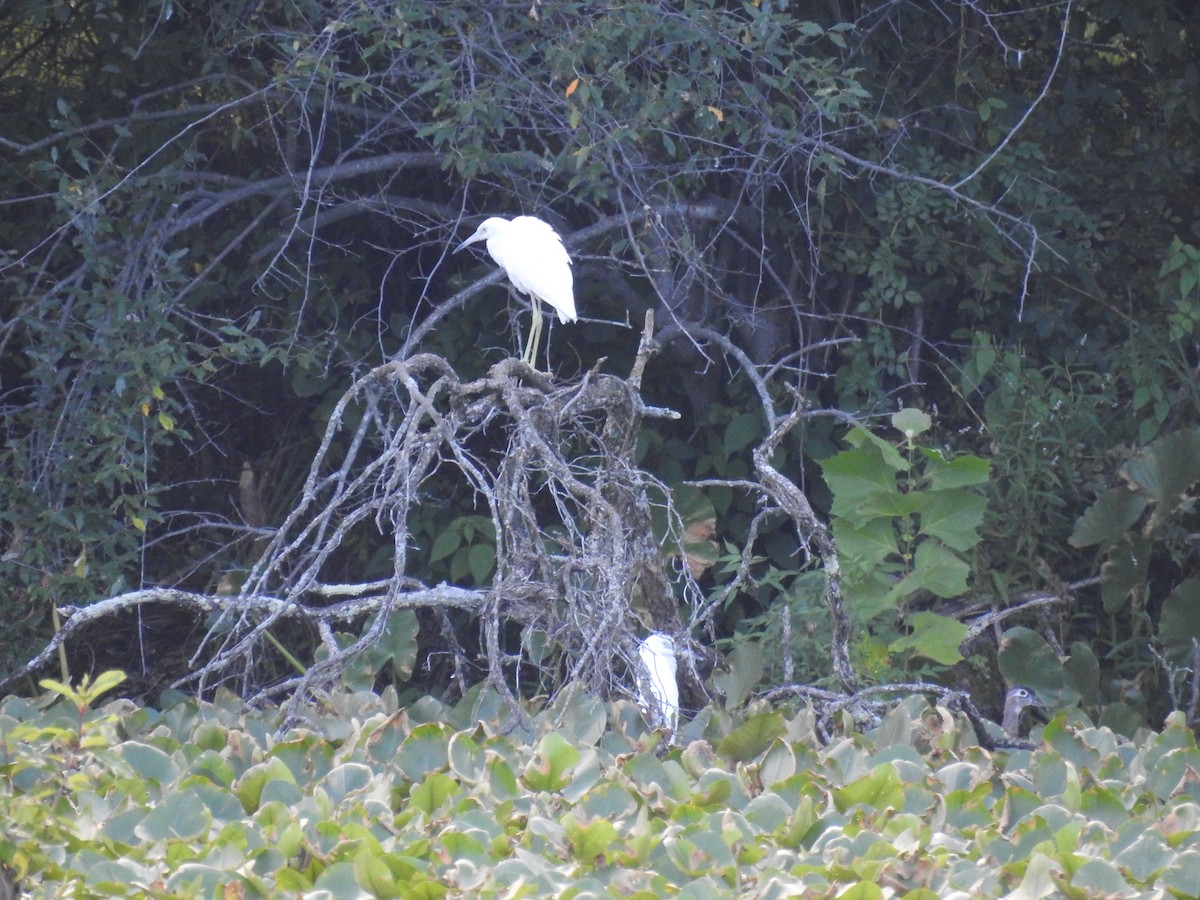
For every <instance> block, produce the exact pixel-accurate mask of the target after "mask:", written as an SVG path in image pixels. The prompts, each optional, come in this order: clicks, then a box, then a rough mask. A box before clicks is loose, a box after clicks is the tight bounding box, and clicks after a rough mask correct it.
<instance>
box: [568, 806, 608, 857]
mask: <svg viewBox="0 0 1200 900" xmlns="http://www.w3.org/2000/svg"><path fill="white" fill-rule="evenodd" d="M563 830H564V831H565V832H566V835H567V840H569V841H570V842H571V855H572V856H573V857H574V858H575V859H577V860H578V861H579V862H581V863H584V864H585V865H589V866H590V865H592V864H593V863H594V862H595V861H596V857H598V856H600V855H602V854H606V853H608V851H609V848H610V847H612V845H613V844H614V843H616V841H617V838H618V833H617V829H616V827H614V826H613V824H612V822H610V821H608V820H607V819H599V818H598V819H592V820H591V821H590V822H588V823H587V824H580V823H579V821H578V820H576V819H575V817H574V816H572V815H567V816H566V817H565V818H564V819H563Z"/></svg>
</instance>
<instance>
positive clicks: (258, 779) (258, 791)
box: [233, 756, 296, 812]
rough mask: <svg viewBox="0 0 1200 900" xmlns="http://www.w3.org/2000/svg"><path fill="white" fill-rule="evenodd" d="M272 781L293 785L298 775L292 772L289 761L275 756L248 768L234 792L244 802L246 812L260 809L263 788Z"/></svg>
mask: <svg viewBox="0 0 1200 900" xmlns="http://www.w3.org/2000/svg"><path fill="white" fill-rule="evenodd" d="M272 781H283V782H285V783H287V784H292V785H294V784H295V783H296V776H294V775H293V774H292V770H291V769H289V768H288V766H287V763H285V762H284V761H283V760H282V759H279V758H278V757H275V756H272V757H270V758H269V759H267V760H265V761H264V762H261V763H259V764H258V765H255V766H252V767H250V768H249V769H247V770H246V771H245V772H244V773H243V774H242V777H241V778H239V779H238V780H237V782H236V783H235V784H234V786H233V792H234V793H235V794H236V795H237V798H238V800H240V801H241V802H242V808H243V809H245V810H246V812H254V811H255V810H256V809H258V806H259V802H260V800H261V798H262V793H263V788H265V787H266V786H267V784H268V783H269V782H272Z"/></svg>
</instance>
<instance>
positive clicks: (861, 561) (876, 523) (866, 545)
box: [833, 518, 900, 572]
mask: <svg viewBox="0 0 1200 900" xmlns="http://www.w3.org/2000/svg"><path fill="white" fill-rule="evenodd" d="M833 539H834V541H835V542H836V543H837V549H838V556H839V557H840V558H841V561H842V565H843V567H844V568H845V569H846V571H847V572H853V571H854V570H856V569H857V570H867V571H869V570H873V569H875V568H877V567H878V566H879V564H880V563H882V562H883V561H884V560H885V559H888V558H889V557H892V556H895V555H897V554H899V552H900V547H899V545H898V544H897V543H896V528H895V526H894V525H893V524H892V521H891V520H890V519H883V518H880V519H871V520H870V521H868V522H866V523H864V524H863V525H862V526H856V525H854V524H853V523H851V522H849V521H848V520H846V519H844V518H837V519H834V520H833Z"/></svg>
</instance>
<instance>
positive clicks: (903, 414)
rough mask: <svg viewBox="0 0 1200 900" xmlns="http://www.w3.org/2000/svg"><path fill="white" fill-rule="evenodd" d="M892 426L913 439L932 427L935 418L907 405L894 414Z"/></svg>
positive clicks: (909, 438) (906, 437)
mask: <svg viewBox="0 0 1200 900" xmlns="http://www.w3.org/2000/svg"><path fill="white" fill-rule="evenodd" d="M892 427H893V428H895V429H896V430H897V431H899V432H900V433H901V434H903V435H904V437H905V439H906V440H909V441H911V440H912V439H913V438H915V437H916V436H917V435H919V434H924V433H925V432H927V431H928V430H929V429H930V428H932V427H933V419H931V418H930V417H929V414H928V413H923V412H921V410H919V409H912V408H911V407H905V408H904V409H902V410H899V411H898V412H896V413H894V414H893V415H892Z"/></svg>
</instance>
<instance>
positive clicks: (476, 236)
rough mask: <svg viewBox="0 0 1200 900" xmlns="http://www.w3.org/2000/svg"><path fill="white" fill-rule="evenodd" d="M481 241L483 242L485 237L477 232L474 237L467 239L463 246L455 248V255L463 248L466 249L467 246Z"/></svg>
mask: <svg viewBox="0 0 1200 900" xmlns="http://www.w3.org/2000/svg"><path fill="white" fill-rule="evenodd" d="M481 240H483V235H481V234H480V233H479V232H478V231H477V232H475V233H474V234H473V235H471V236H470V237H469V238H467V239H466V240H465V241H463V242H462V243H461V244H459V245H458V246H457V247H455V248H454V250H453V252H454V253H457V252H458V251H459V250H461V249H462V248H463V247H466V246H467V245H469V244H473V243H475V242H476V241H481Z"/></svg>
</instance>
